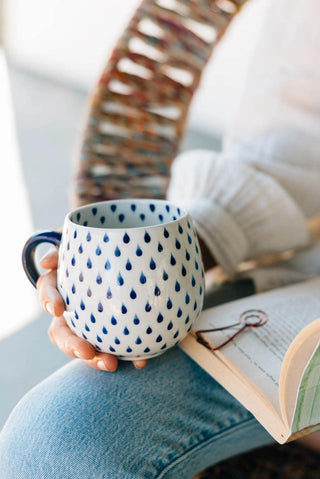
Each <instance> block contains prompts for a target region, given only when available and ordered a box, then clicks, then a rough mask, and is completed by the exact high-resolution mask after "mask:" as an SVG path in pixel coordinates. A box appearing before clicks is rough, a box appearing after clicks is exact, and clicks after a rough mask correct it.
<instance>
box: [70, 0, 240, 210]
mask: <svg viewBox="0 0 320 479" xmlns="http://www.w3.org/2000/svg"><path fill="white" fill-rule="evenodd" d="M243 3H245V0H144V1H142V3H141V4H140V6H139V8H138V9H137V10H136V12H135V14H134V16H133V17H132V19H131V21H130V23H129V25H128V27H127V28H126V30H125V31H124V33H123V35H122V36H121V38H120V39H119V41H118V43H117V45H116V47H115V49H114V50H113V52H112V55H111V57H110V59H109V61H108V63H107V65H106V68H105V69H104V71H103V72H102V75H101V78H100V80H99V82H98V84H97V85H96V88H95V90H94V92H93V94H92V97H91V104H90V108H89V115H88V121H87V125H86V127H85V131H84V138H83V143H82V147H81V155H80V160H79V162H78V166H77V168H78V170H77V175H76V185H75V194H76V202H77V203H78V204H85V203H90V202H93V201H102V200H105V199H113V198H120V197H132V198H138V197H140V198H147V197H153V198H162V197H164V196H165V192H166V188H167V185H168V179H169V174H170V166H171V163H172V161H173V159H174V157H175V156H176V154H177V151H178V148H179V143H180V140H181V138H182V135H183V132H184V128H185V124H186V118H187V113H188V110H189V106H190V102H191V99H192V97H193V94H194V92H195V90H196V89H197V87H198V85H199V81H200V77H201V74H202V71H203V69H204V66H205V65H206V63H207V61H208V59H209V57H210V54H211V52H212V49H213V48H214V46H215V45H216V44H217V42H218V41H219V40H220V38H221V37H222V35H223V33H224V32H225V30H226V28H227V26H228V25H229V23H230V21H231V20H232V18H233V17H234V15H235V14H236V13H237V12H238V11H239V9H240V7H241V5H242V4H243Z"/></svg>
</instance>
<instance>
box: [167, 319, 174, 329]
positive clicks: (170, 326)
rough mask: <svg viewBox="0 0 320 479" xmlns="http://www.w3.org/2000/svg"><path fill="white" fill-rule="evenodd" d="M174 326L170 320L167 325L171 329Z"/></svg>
mask: <svg viewBox="0 0 320 479" xmlns="http://www.w3.org/2000/svg"><path fill="white" fill-rule="evenodd" d="M172 328H173V324H172V321H170V322H169V324H168V326H167V329H168V330H169V331H170V330H171V329H172Z"/></svg>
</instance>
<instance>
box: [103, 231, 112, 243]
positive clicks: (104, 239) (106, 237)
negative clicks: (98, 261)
mask: <svg viewBox="0 0 320 479" xmlns="http://www.w3.org/2000/svg"><path fill="white" fill-rule="evenodd" d="M103 241H104V242H105V243H109V241H110V238H109V236H108V235H107V233H105V235H104V237H103Z"/></svg>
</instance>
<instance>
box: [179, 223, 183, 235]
mask: <svg viewBox="0 0 320 479" xmlns="http://www.w3.org/2000/svg"><path fill="white" fill-rule="evenodd" d="M178 231H179V233H180V234H181V235H182V233H183V228H182V226H181V225H179V226H178Z"/></svg>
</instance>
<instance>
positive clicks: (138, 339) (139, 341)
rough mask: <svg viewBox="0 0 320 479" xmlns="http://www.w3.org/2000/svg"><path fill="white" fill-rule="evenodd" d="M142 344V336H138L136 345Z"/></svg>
mask: <svg viewBox="0 0 320 479" xmlns="http://www.w3.org/2000/svg"><path fill="white" fill-rule="evenodd" d="M141 343H142V341H141V338H140V336H138V337H137V339H136V344H141Z"/></svg>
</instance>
